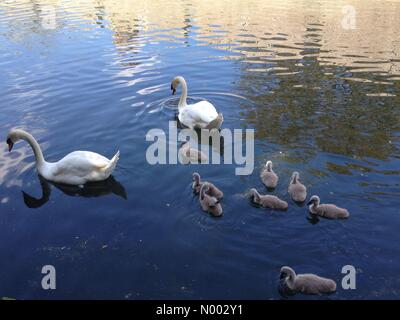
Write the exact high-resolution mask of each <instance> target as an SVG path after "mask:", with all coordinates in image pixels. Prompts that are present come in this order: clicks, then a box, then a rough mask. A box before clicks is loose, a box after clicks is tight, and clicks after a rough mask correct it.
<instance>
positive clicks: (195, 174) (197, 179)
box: [193, 172, 200, 184]
mask: <svg viewBox="0 0 400 320" xmlns="http://www.w3.org/2000/svg"><path fill="white" fill-rule="evenodd" d="M193 181H194V182H196V184H199V183H200V174H199V173H198V172H193Z"/></svg>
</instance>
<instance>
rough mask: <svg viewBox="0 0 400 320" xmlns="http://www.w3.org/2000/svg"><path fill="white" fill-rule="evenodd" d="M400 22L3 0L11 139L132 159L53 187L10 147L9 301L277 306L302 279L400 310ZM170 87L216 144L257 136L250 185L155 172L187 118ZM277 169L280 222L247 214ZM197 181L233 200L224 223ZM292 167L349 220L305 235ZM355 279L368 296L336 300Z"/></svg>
mask: <svg viewBox="0 0 400 320" xmlns="http://www.w3.org/2000/svg"><path fill="white" fill-rule="evenodd" d="M346 5H351V6H352V7H350V9H349V7H345V6H346ZM352 8H353V9H354V12H353V13H355V16H351V17H353V18H355V20H354V19H353V20H352V19H350V20H348V19H347V18H346V17H347V16H346V15H348V14H349V12H350V15H351V13H352ZM51 13H54V14H55V16H52V15H51ZM399 15H400V2H399V1H381V0H379V1H372V0H363V1H361V0H360V1H306V0H303V1H295V0H293V1H290V0H288V1H282V0H279V1H278V0H273V1H239V0H229V1H225V0H217V1H215V0H214V1H208V0H207V1H204V0H201V1H200V0H198V1H197V0H188V1H144V0H143V1H138V0H132V1H130V0H125V1H117V0H115V1H113V0H96V1H89V0H87V1H84V0H60V1H55V0H54V1H51V0H36V1H28V0H18V1H12V0H5V1H1V3H0V96H1V100H0V110H1V115H0V136H1V137H3V138H4V140H5V137H6V135H7V132H8V130H9V129H10V128H13V127H19V128H24V129H25V130H28V131H29V132H31V133H32V134H33V135H34V136H35V137H36V138H37V139H38V141H39V143H40V144H41V146H42V148H43V151H44V154H45V157H46V158H47V160H49V161H55V160H58V159H60V158H61V157H62V156H64V155H65V154H67V153H69V152H71V151H74V150H77V149H78V150H79V149H80V150H91V151H96V152H99V153H101V154H104V155H106V156H108V157H111V156H112V155H113V154H115V152H116V151H117V150H118V149H119V150H121V158H120V161H119V163H118V166H117V169H116V170H115V172H114V174H113V179H114V180H110V181H107V183H105V184H104V185H101V186H95V187H93V188H89V189H85V190H70V189H62V188H61V189H60V188H57V187H56V186H53V185H48V184H46V182H43V183H42V184H41V182H40V180H39V178H38V175H37V173H36V170H35V167H34V156H33V153H32V150H31V149H30V148H29V146H28V145H27V144H26V143H18V144H17V145H16V146H15V150H14V151H13V152H12V153H8V150H7V145H6V143H5V142H4V143H3V144H1V146H0V297H2V296H8V297H14V298H17V299H29V298H35V299H36V298H51V299H63V298H76V299H81V298H111V299H167V298H168V299H221V298H224V299H281V298H282V297H281V296H280V295H279V293H278V290H277V285H278V280H279V270H280V267H281V266H282V265H289V266H291V267H293V268H294V269H295V270H296V271H297V272H299V273H304V272H312V273H317V274H320V275H323V276H325V277H329V278H332V279H334V280H335V281H336V282H337V283H338V285H339V288H338V291H337V292H336V293H335V294H333V295H332V296H330V297H329V298H333V299H348V298H351V299H364V298H369V299H371V298H372V299H382V298H389V299H393V298H397V299H398V298H400V278H399V270H400V248H399V240H400V237H399V230H400V212H399V206H400V179H399V178H400V151H399V147H400V38H399V34H400V19H399V18H398V17H399ZM53 18H54V19H53ZM176 75H183V76H184V77H185V78H186V80H187V82H188V86H189V97H190V98H191V99H192V100H194V101H198V100H201V99H207V100H209V101H211V102H212V103H213V104H214V105H215V106H216V107H217V109H218V110H219V111H221V112H222V113H223V114H224V119H225V121H224V123H223V128H229V129H234V128H238V129H245V128H247V129H255V138H256V140H255V169H254V172H253V173H252V174H251V175H248V176H236V175H235V171H234V168H235V167H236V166H235V165H219V166H218V165H188V166H183V165H154V166H153V165H150V164H148V163H147V161H146V157H145V153H146V150H147V148H148V146H149V145H150V143H149V142H148V141H146V134H147V132H148V131H149V130H150V129H153V128H160V129H162V130H165V131H167V130H168V122H169V121H172V120H174V119H175V115H176V112H177V109H176V107H177V103H178V99H179V95H178V97H177V96H171V92H170V81H171V79H172V78H173V77H174V76H176ZM179 93H180V90H178V94H179ZM268 159H270V160H272V161H273V162H274V168H275V171H276V172H278V173H279V176H280V184H279V185H278V187H277V189H276V190H275V191H273V192H272V194H275V195H278V196H280V197H281V198H283V199H285V200H287V201H288V202H289V210H288V211H287V212H284V213H282V212H274V211H270V210H266V209H260V208H256V207H254V206H252V205H250V204H249V201H248V199H247V198H246V194H247V192H248V190H249V189H250V188H252V187H255V188H257V189H258V190H259V191H260V192H262V193H266V192H267V190H265V188H264V187H263V185H262V183H261V181H260V179H259V171H260V169H261V168H262V167H263V165H264V164H265V162H266V160H268ZM195 170H196V171H199V172H200V173H201V174H202V176H203V177H205V178H207V179H210V180H212V181H213V182H214V183H215V184H217V185H218V186H219V187H220V188H221V189H222V190H223V191H224V192H225V198H224V200H223V208H224V216H223V217H222V218H220V219H215V218H212V217H210V216H208V215H206V214H204V213H203V212H202V211H201V210H200V207H199V204H198V200H197V198H196V197H195V196H193V194H192V192H191V189H190V183H191V175H192V172H193V171H195ZM293 170H297V171H299V172H300V175H301V179H302V181H303V183H304V184H306V186H307V187H308V190H309V196H311V195H312V194H318V195H319V196H320V197H321V199H322V202H326V203H336V204H338V205H340V206H344V207H346V208H347V209H348V210H349V211H350V214H351V215H350V218H349V219H348V220H344V221H343V220H342V221H329V220H320V221H319V222H318V223H315V224H312V223H310V221H309V220H308V219H307V216H308V215H307V208H306V206H305V205H303V206H298V205H295V204H294V203H293V202H291V201H290V199H289V197H288V195H287V184H288V182H289V179H290V176H291V173H292V171H293ZM42 192H44V193H43V194H42ZM48 264H50V265H54V266H55V268H56V270H57V289H56V290H54V291H51V290H50V291H45V290H43V289H42V288H41V279H42V274H41V269H42V266H44V265H48ZM348 264H350V265H353V266H354V267H356V269H357V289H356V290H343V289H342V288H341V286H340V283H341V279H342V276H343V275H342V274H341V269H342V267H343V266H344V265H348ZM296 298H297V299H298V298H312V297H304V296H296V297H292V298H291V299H296Z"/></svg>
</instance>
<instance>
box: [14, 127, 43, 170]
mask: <svg viewBox="0 0 400 320" xmlns="http://www.w3.org/2000/svg"><path fill="white" fill-rule="evenodd" d="M19 137H20V139H22V140H25V141H26V142H28V143H29V145H30V146H31V148H32V150H33V153H34V154H35V158H36V167H37V168H38V170H39V172H40V170H41V169H42V167H43V165H44V164H45V163H46V161H45V160H44V157H43V153H42V149H40V146H39V143H38V142H37V141H36V139H35V138H34V137H33V136H32V135H30V134H29V133H27V132H21V133H20V134H19Z"/></svg>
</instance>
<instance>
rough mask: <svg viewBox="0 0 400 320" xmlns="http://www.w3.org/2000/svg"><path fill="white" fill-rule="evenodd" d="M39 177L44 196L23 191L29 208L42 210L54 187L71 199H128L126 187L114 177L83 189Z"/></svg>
mask: <svg viewBox="0 0 400 320" xmlns="http://www.w3.org/2000/svg"><path fill="white" fill-rule="evenodd" d="M38 177H39V181H40V186H41V188H42V196H41V197H40V198H35V197H33V196H31V195H29V194H27V193H26V192H25V191H22V194H23V197H24V203H25V205H26V206H27V207H28V208H40V207H41V206H43V205H44V204H45V203H47V202H48V201H49V199H50V194H51V186H52V185H53V186H55V187H56V188H57V189H59V190H61V191H62V192H63V193H65V194H66V195H68V196H71V197H85V198H94V197H102V196H106V195H108V194H115V195H117V196H119V197H121V198H124V199H125V200H126V199H127V194H126V191H125V188H124V186H123V185H122V184H121V183H120V182H118V181H117V180H115V179H114V177H113V176H111V177H109V178H108V179H107V180H104V181H99V182H89V183H86V184H85V185H84V186H83V187H78V186H72V185H65V184H58V183H53V182H49V181H47V180H46V179H44V178H43V177H41V176H40V175H39V176H38Z"/></svg>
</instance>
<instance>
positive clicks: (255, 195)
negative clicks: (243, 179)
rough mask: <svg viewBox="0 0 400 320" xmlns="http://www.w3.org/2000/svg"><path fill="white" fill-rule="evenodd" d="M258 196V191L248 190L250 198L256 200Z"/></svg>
mask: <svg viewBox="0 0 400 320" xmlns="http://www.w3.org/2000/svg"><path fill="white" fill-rule="evenodd" d="M258 196H259V194H258V191H257V190H256V189H255V188H251V189H250V198H251V199H257V198H258Z"/></svg>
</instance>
